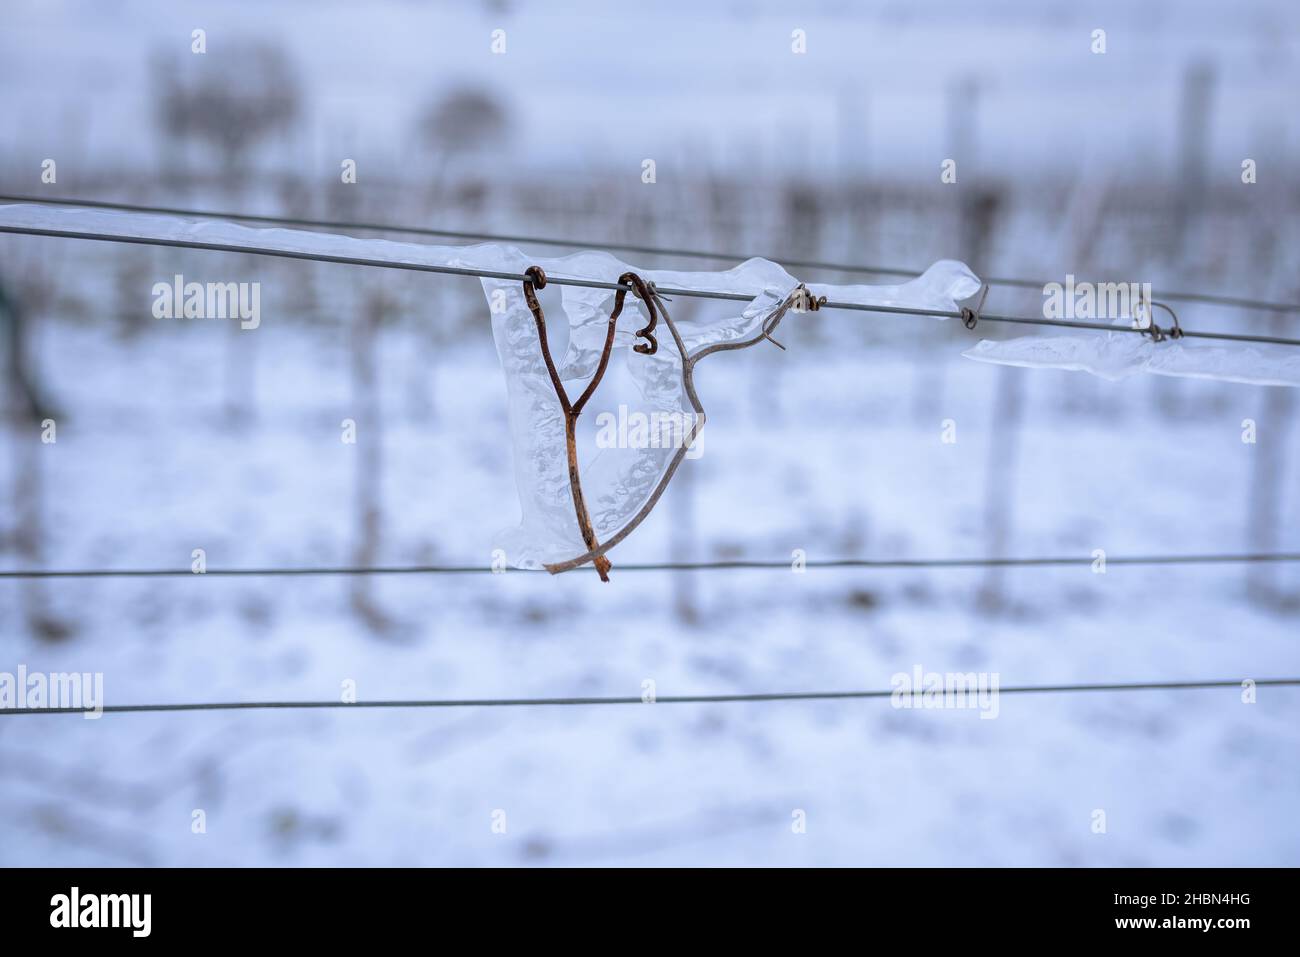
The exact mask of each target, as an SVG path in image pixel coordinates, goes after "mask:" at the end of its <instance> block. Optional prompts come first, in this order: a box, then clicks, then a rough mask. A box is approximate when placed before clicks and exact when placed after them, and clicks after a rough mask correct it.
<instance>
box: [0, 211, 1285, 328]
mask: <svg viewBox="0 0 1300 957" xmlns="http://www.w3.org/2000/svg"><path fill="white" fill-rule="evenodd" d="M0 202H6V203H8V202H13V203H39V204H44V205H48V206H85V207H87V208H93V209H113V210H119V211H122V212H132V213H154V214H159V215H165V216H190V217H202V218H214V219H229V220H236V221H240V222H247V223H263V224H267V225H276V226H295V227H309V228H312V229H353V230H362V231H364V232H379V233H398V234H404V235H411V236H430V237H434V238H440V239H463V240H487V241H488V242H502V243H534V244H537V245H541V246H566V247H570V248H573V249H601V250H606V251H610V252H613V251H617V252H630V253H643V254H645V255H650V256H675V257H678V258H682V259H708V260H714V261H717V262H743V261H744V260H746V259H755V258H764V259H771V260H773V261H775V262H780V263H782V264H784V265H786V266H789V267H791V268H794V269H820V270H825V271H828V272H840V273H861V274H863V275H868V276H912V277H915V276H920V275H921V274H922V271H921V270H917V269H902V268H899V269H895V268H891V267H887V266H861V265H857V264H854V263H837V262H826V261H824V260H816V259H785V258H783V257H780V256H762V257H758V256H755V255H754V254H742V253H722V252H713V251H711V250H704V249H690V248H685V247H674V246H647V245H642V244H640V243H615V242H608V241H604V240H586V239H561V238H557V237H554V236H526V235H515V234H508V233H486V232H465V231H460V230H452V229H432V228H429V227H425V226H402V225H397V224H393V223H359V222H350V221H346V220H330V219H306V218H296V217H287V216H266V215H258V214H251V213H231V212H217V211H213V210H201V209H183V208H179V207H175V206H142V205H137V204H134V203H115V202H109V201H104V200H88V199H48V198H45V197H39V196H4V195H0ZM984 281H985V282H987V283H988V284H989V285H993V286H1009V287H1013V288H1018V289H1042V288H1044V287H1045V286H1046V285H1048V282H1047V281H1043V282H1039V281H1038V280H1036V279H1024V278H1019V277H1008V276H999V277H993V278H986V279H985V280H984ZM1158 298H1161V299H1172V300H1175V301H1177V302H1199V303H1205V304H1207V305H1217V306H1234V307H1237V308H1241V309H1256V310H1262V311H1266V312H1286V313H1300V303H1290V302H1270V301H1268V300H1264V299H1251V298H1245V297H1241V296H1226V295H1219V294H1216V293H1207V292H1185V291H1164V290H1162V291H1161V293H1160V296H1159V297H1158Z"/></svg>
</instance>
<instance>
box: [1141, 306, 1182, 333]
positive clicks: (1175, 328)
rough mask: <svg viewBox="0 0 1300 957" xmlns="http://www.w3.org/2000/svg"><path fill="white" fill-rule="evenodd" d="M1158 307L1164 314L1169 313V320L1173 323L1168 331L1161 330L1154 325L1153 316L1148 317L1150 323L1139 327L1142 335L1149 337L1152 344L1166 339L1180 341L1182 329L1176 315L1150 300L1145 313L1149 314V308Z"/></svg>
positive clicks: (1167, 308)
mask: <svg viewBox="0 0 1300 957" xmlns="http://www.w3.org/2000/svg"><path fill="white" fill-rule="evenodd" d="M1155 306H1158V307H1160V308H1161V309H1163V310H1164V311H1165V312H1167V313H1169V318H1171V319H1172V320H1173V322H1174V324H1173V325H1172V326H1170V327H1169V328H1168V329H1161V328H1160V327H1159V326H1157V325H1156V320H1155V316H1154V314H1151V315H1149V319H1150V322H1149V323H1148V324H1147V325H1146V326H1140V327H1139V328H1140V329H1141V330H1142V334H1143V335H1149V336H1150V337H1151V341H1152V342H1164V341H1165V340H1166V339H1181V338H1182V337H1183V327H1182V326H1180V325H1179V324H1178V313H1176V312H1174V311H1173V310H1172V309H1170V308H1169V307H1168V306H1167V305H1165V304H1164V303H1163V302H1157V301H1156V300H1154V299H1152V300H1151V302H1149V303H1147V312H1148V313H1151V308H1152V307H1155Z"/></svg>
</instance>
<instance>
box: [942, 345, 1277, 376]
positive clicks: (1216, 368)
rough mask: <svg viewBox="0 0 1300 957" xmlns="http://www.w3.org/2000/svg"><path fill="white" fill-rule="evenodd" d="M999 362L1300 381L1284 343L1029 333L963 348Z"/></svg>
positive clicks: (1111, 372) (1099, 372)
mask: <svg viewBox="0 0 1300 957" xmlns="http://www.w3.org/2000/svg"><path fill="white" fill-rule="evenodd" d="M962 355H964V356H965V357H966V358H968V359H975V360H977V361H979V362H992V363H997V364H998V365H1009V366H1023V367H1025V368H1039V369H1066V370H1069V371H1072V372H1091V373H1092V374H1093V375H1095V376H1100V377H1101V378H1103V379H1110V380H1112V381H1114V380H1117V379H1126V378H1128V377H1129V376H1133V375H1137V374H1138V373H1140V372H1150V373H1153V374H1155V375H1166V376H1178V377H1182V378H1189V379H1217V380H1220V381H1223V382H1245V383H1251V384H1254V385H1289V386H1300V350H1297V349H1295V348H1293V347H1289V346H1283V345H1270V344H1264V343H1261V344H1258V345H1237V344H1233V345H1217V344H1206V343H1204V342H1200V341H1198V342H1188V341H1187V340H1186V339H1166V340H1164V341H1162V342H1155V341H1153V340H1152V339H1151V338H1149V337H1148V336H1144V335H1138V334H1137V333H1134V332H1107V333H1103V334H1100V335H1098V334H1087V335H1076V336H1024V337H1021V338H1016V339H1008V340H1005V341H1003V342H994V341H991V340H988V339H985V340H983V341H981V342H980V343H979V344H978V345H976V346H975V347H974V348H972V349H968V350H966V351H965V352H963V353H962Z"/></svg>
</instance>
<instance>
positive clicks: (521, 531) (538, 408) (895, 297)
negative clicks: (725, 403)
mask: <svg viewBox="0 0 1300 957" xmlns="http://www.w3.org/2000/svg"><path fill="white" fill-rule="evenodd" d="M537 262H538V264H539V265H541V266H542V268H543V269H544V270H545V271H546V273H547V275H548V276H552V277H555V276H583V277H587V278H593V279H600V280H605V281H608V282H613V281H615V280H617V279H618V277H619V276H621V275H622V274H623V273H625V272H628V271H632V272H636V273H637V274H638V275H639V276H641V278H642V279H645V280H647V281H649V282H653V283H654V284H655V285H656V286H659V287H663V288H677V289H700V290H713V291H718V292H731V293H741V294H745V295H752V296H753V298H752V299H751V300H750V301H749V302H748V303H741V302H735V301H731V302H728V301H723V302H718V303H716V304H712V306H711V308H712V313H713V317H712V318H710V319H708V320H704V319H701V318H698V317H697V316H696V317H693V318H689V319H688V318H685V317H686V316H687V309H686V307H684V306H682V305H681V304H680V301H679V302H676V303H673V304H671V305H670V307H669V308H670V310H671V312H672V314H673V318H674V321H675V322H676V323H677V326H678V329H679V331H680V332H681V335H682V340H683V344H684V345H685V347H686V351H687V354H688V355H693V354H695V353H696V352H697V351H698V350H700V349H702V348H704V347H706V346H710V345H713V344H714V343H719V342H733V341H736V340H740V339H747V338H750V337H752V336H754V335H755V334H756V333H757V332H758V330H759V329H760V327H761V326H762V324H763V321H764V320H765V319H766V318H767V316H768V315H769V314H770V313H771V312H772V310H774V309H775V308H777V307H778V306H779V305H780V304H781V303H782V302H783V301H784V300H785V299H786V297H787V296H788V295H789V294H790V293H791V292H792V291H793V290H794V288H795V287H796V286H797V285H798V281H797V280H796V279H795V278H794V277H793V276H791V275H790V274H789V273H787V272H786V271H785V270H784V269H782V268H781V267H780V266H779V265H777V264H776V263H773V262H769V261H767V260H765V259H750V260H748V261H746V262H744V263H741V264H740V265H739V266H736V267H735V268H733V269H729V270H725V271H721V272H680V271H675V270H666V269H655V270H641V269H636V268H635V267H633V266H630V265H628V264H627V263H625V262H622V261H620V260H619V259H616V258H615V257H613V256H610V255H607V254H605V253H592V252H584V253H579V254H577V255H574V256H568V257H565V258H563V259H553V260H538V261H537ZM979 288H980V282H979V280H978V279H977V278H976V277H975V276H974V275H973V274H972V273H971V272H970V270H969V269H967V268H966V267H965V266H964V265H962V264H961V263H958V262H952V261H943V262H939V263H936V264H935V265H933V266H931V267H930V269H928V270H926V272H925V273H924V274H923V275H921V276H919V277H917V278H916V279H913V280H911V281H909V282H906V283H900V284H895V285H887V286H862V285H858V286H831V285H825V284H816V285H810V286H809V290H810V291H811V292H812V293H813V294H814V295H818V296H826V297H827V298H828V299H832V300H836V301H840V302H854V303H859V304H862V305H888V306H909V307H913V308H917V309H934V310H937V311H943V312H952V311H955V310H956V301H957V300H960V299H965V298H967V297H969V296H971V295H973V294H974V293H975V292H976V291H977V290H978V289H979ZM483 289H484V292H485V293H486V295H487V298H488V302H489V304H491V305H492V312H493V315H492V330H493V335H494V336H495V338H496V343H497V351H498V352H499V354H500V356H501V365H502V368H503V369H504V370H505V374H506V388H507V392H508V395H509V402H510V431H511V440H512V442H513V451H514V462H515V480H516V482H517V484H518V490H519V503H520V510H521V512H522V521H521V522H520V524H519V525H518V526H517V527H515V528H511V529H509V530H507V531H504V532H502V533H501V534H500V535H499V536H498V539H497V541H496V542H495V546H496V547H498V548H500V549H502V550H503V551H504V553H505V556H506V561H507V562H509V563H510V564H513V565H516V566H519V567H524V568H536V567H540V566H543V565H548V564H554V563H558V562H562V561H565V560H568V559H572V558H575V557H577V556H579V555H582V554H585V553H586V552H587V547H586V545H585V543H584V542H583V539H582V535H581V532H580V530H579V527H578V522H577V519H576V517H575V512H574V504H573V493H572V489H571V486H570V482H569V474H568V462H567V458H566V446H565V416H564V411H563V409H562V408H561V406H560V402H559V399H558V397H557V396H556V395H555V390H554V388H553V386H552V384H551V381H550V377H549V374H548V372H547V370H546V365H545V362H544V361H543V358H542V354H541V350H540V343H539V341H538V336H537V329H536V323H535V321H534V319H533V316H532V313H531V312H530V311H529V309H528V306H527V303H526V301H525V299H524V296H523V291H522V284H521V283H519V282H506V281H502V280H496V279H484V280H483ZM760 290H761V291H760ZM562 304H563V313H564V318H565V319H566V320H567V323H568V332H569V342H568V347H567V349H566V350H565V351H564V353H563V356H562V357H561V356H560V355H554V356H553V358H554V360H555V365H556V368H557V370H558V373H559V377H560V380H561V382H562V383H563V384H564V386H565V389H566V391H567V392H568V394H569V395H570V396H576V395H578V394H579V393H581V392H582V390H583V389H584V388H585V387H586V384H587V382H589V381H590V379H591V376H592V374H593V373H594V371H595V369H596V366H597V364H598V362H599V359H600V355H601V351H602V347H603V344H604V339H605V333H606V324H607V323H608V321H609V316H610V314H611V312H612V310H613V304H614V292H613V291H612V290H607V289H589V288H586V287H575V286H565V287H563V292H562ZM557 318H558V317H556V316H555V315H554V314H553V313H550V314H548V338H549V339H550V340H552V341H554V340H555V339H556V338H557V336H556V332H555V331H554V328H553V324H554V322H555V320H556V319H557ZM647 320H648V315H647V313H646V311H645V307H644V305H643V304H642V303H641V302H640V301H639V300H636V299H634V298H632V297H631V296H629V297H628V299H627V301H626V302H625V304H624V308H623V312H622V314H621V315H620V316H619V319H618V323H617V330H616V333H615V338H614V351H613V353H612V355H611V359H610V367H611V370H613V369H615V368H616V367H622V368H623V369H625V370H626V372H627V374H628V377H629V379H630V380H631V382H632V383H633V384H634V386H635V390H636V392H637V395H636V396H635V402H636V405H635V408H633V409H631V410H629V411H630V414H637V413H640V414H641V415H644V416H645V420H644V421H648V422H649V423H650V429H649V432H648V434H647V435H646V441H643V442H641V443H640V444H639V445H638V444H636V443H634V442H632V441H628V442H627V443H619V444H618V445H610V444H608V443H607V444H605V445H604V447H599V448H596V449H595V450H594V451H593V450H592V448H590V447H589V448H587V449H585V450H581V451H580V464H581V468H580V477H581V484H582V490H583V495H584V497H585V499H586V503H587V508H588V512H589V513H590V516H591V521H592V527H593V530H594V531H595V533H596V538H597V539H598V540H599V541H602V542H604V541H606V540H607V539H608V538H609V537H610V536H611V535H612V534H614V533H616V532H618V531H619V530H621V529H622V528H623V527H624V526H625V525H626V524H627V523H628V522H629V521H630V520H631V519H632V518H633V517H634V516H635V515H636V514H637V513H638V512H639V511H640V510H641V508H642V506H644V505H645V503H646V502H647V500H648V499H649V498H650V496H651V494H652V493H653V491H654V490H655V488H656V487H657V486H658V484H659V483H660V481H661V479H662V477H663V475H664V473H665V470H666V469H667V468H668V466H669V463H670V462H671V460H672V459H673V458H674V456H675V454H676V453H677V451H678V445H677V444H676V443H675V442H670V443H664V442H662V441H656V438H662V437H663V436H664V435H665V434H667V435H670V436H671V437H672V438H674V439H676V440H680V439H681V437H683V436H685V437H689V435H690V433H691V431H692V428H693V426H694V425H695V424H696V418H697V417H696V415H695V413H694V410H693V409H692V407H691V406H690V404H689V402H688V401H687V398H686V395H685V394H684V391H683V388H682V357H681V354H680V353H679V352H678V350H677V346H676V343H675V342H674V341H673V339H672V337H671V335H670V334H669V333H668V331H667V329H666V328H664V326H663V325H662V324H661V325H660V327H659V330H658V338H659V349H658V352H657V353H656V354H655V355H653V356H646V355H642V354H639V353H637V352H634V351H633V349H632V347H633V345H634V344H635V341H636V339H635V335H634V333H635V331H636V330H637V329H639V328H641V327H643V326H644V325H645V324H646V322H647ZM762 347H763V346H762V345H760V346H758V347H757V348H762ZM710 361H727V360H725V359H721V360H712V359H711V360H710ZM604 388H605V387H604V386H602V390H603V389H604ZM599 397H600V392H599V391H598V392H597V393H596V395H595V396H594V397H593V401H595V400H598V399H599ZM700 399H701V402H702V404H703V405H704V407H705V408H706V409H707V408H708V401H709V397H708V394H707V390H706V389H705V390H701V395H700ZM595 411H596V410H595V409H594V408H593V409H592V411H591V412H589V413H587V414H588V415H589V416H590V415H591V414H592V412H595ZM656 423H659V426H656ZM663 423H669V424H670V426H671V427H670V428H667V429H665V428H662V425H663ZM596 444H597V443H595V442H592V443H589V445H592V446H594V445H596ZM583 451H585V452H586V453H587V454H586V456H585V457H584V456H583V455H582V452H583ZM584 458H585V460H584ZM683 467H688V468H689V467H690V465H689V463H686V464H685V465H684V466H683Z"/></svg>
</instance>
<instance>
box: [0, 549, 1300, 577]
mask: <svg viewBox="0 0 1300 957" xmlns="http://www.w3.org/2000/svg"><path fill="white" fill-rule="evenodd" d="M1102 560H1103V559H1100V558H1092V557H1088V558H1084V557H1080V556H1059V557H1045V558H893V559H872V558H830V559H812V560H808V561H805V562H803V563H802V564H801V565H799V566H798V567H801V568H874V569H882V570H884V569H903V568H1029V567H1047V566H1082V565H1093V564H1096V563H1097V562H1098V561H1102ZM1104 562H1105V564H1106V565H1130V566H1132V565H1236V564H1269V563H1283V562H1300V552H1259V553H1248V554H1224V555H1212V554H1203V555H1127V556H1125V555H1117V556H1115V557H1113V558H1112V557H1110V556H1107V557H1106V558H1105V559H1104ZM793 565H794V563H793V560H788V559H780V560H775V559H772V560H747V559H724V560H719V561H704V562H639V563H636V562H632V563H628V564H625V565H618V566H617V568H618V570H619V571H620V572H660V571H721V570H744V569H786V570H788V569H791V568H792V567H793ZM544 571H545V570H544V569H540V568H512V569H509V573H510V574H514V573H515V572H525V573H529V574H541V573H543V572H544ZM571 571H579V569H571ZM505 573H506V572H505V571H504V570H503V571H500V572H496V571H493V569H492V568H491V567H490V566H487V565H371V566H346V565H335V566H321V567H316V568H309V567H300V568H209V569H207V570H206V571H203V572H196V571H193V570H191V569H189V568H69V569H11V570H3V571H0V578H20V579H30V578H202V577H204V576H212V577H216V578H269V577H279V576H299V577H309V576H327V575H468V574H505ZM559 574H565V572H560V573H559Z"/></svg>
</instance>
